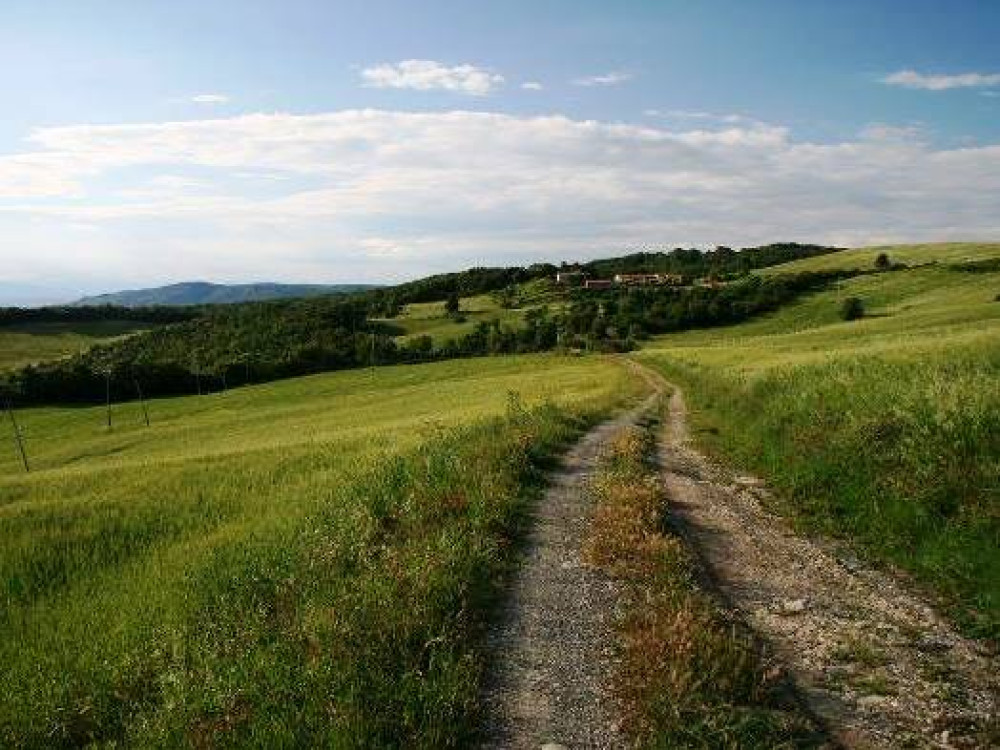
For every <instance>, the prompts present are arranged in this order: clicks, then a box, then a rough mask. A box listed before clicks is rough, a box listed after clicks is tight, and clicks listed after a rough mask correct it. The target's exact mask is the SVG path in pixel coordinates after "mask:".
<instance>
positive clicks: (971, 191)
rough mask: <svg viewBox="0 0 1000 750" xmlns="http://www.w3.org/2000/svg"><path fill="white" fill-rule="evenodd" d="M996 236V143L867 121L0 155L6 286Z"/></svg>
mask: <svg viewBox="0 0 1000 750" xmlns="http://www.w3.org/2000/svg"><path fill="white" fill-rule="evenodd" d="M708 124H712V125H713V127H711V128H709V127H705V125H708ZM73 224H87V225H90V226H94V227H97V228H99V229H100V231H99V232H86V233H83V232H78V231H74V230H72V229H71V228H70V225H73ZM998 235H1000V144H998V145H985V146H977V147H966V148H953V149H940V148H935V147H933V146H932V145H931V144H930V143H929V142H927V141H926V140H925V139H923V138H921V137H920V133H919V131H915V130H912V129H908V128H899V127H890V126H886V125H873V126H871V127H870V128H868V129H867V130H866V131H865V132H864V133H863V134H862V135H861V137H859V138H856V139H853V140H849V141H846V142H841V143H830V144H828V143H809V142H801V141H797V140H795V139H794V138H793V137H792V135H791V133H790V132H789V131H788V130H787V129H786V128H783V127H779V126H775V125H766V124H762V123H745V122H740V123H734V124H725V123H723V124H722V125H721V126H719V125H718V124H716V123H710V122H702V121H700V120H699V119H697V118H693V119H692V120H691V122H690V123H689V124H688V126H687V127H674V128H666V127H650V126H642V125H628V124H616V123H606V122H598V121H593V120H574V119H571V118H568V117H563V116H543V117H524V116H514V115H506V114H497V113H489V112H470V111H453V112H433V113H415V112H395V111H381V110H345V111H337V112H329V113H323V114H311V115H294V114H284V113H275V114H255V115H243V116H239V117H229V118H216V119H204V120H195V121H185V122H165V123H156V124H147V125H134V124H126V125H78V126H67V127H55V128H44V129H41V130H38V131H36V132H34V133H33V134H32V135H31V136H30V138H29V139H28V141H27V142H26V152H25V153H22V154H17V155H7V156H0V257H3V258H4V260H7V261H8V263H7V264H6V267H7V268H8V269H13V270H12V271H11V273H14V274H16V277H17V278H15V279H13V280H18V281H21V282H27V283H30V282H32V281H36V282H37V281H39V280H46V279H50V278H51V279H58V280H63V279H66V278H70V277H74V278H76V277H79V278H94V277H101V278H108V279H116V280H119V281H121V282H123V283H124V282H125V281H128V282H129V283H147V282H153V281H157V282H159V281H164V280H178V279H180V278H185V277H187V278H194V277H209V278H220V279H229V280H239V279H251V278H284V279H295V280H309V279H314V280H315V279H322V280H337V279H340V280H347V279H350V278H354V279H359V280H377V279H388V278H398V277H400V276H416V275H422V274H425V273H429V272H435V271H440V270H445V269H448V268H461V267H464V266H468V265H480V264H495V263H508V262H530V261H533V260H541V259H549V260H553V259H554V260H559V259H563V258H566V259H569V258H578V257H586V256H590V257H593V256H595V255H598V254H606V253H608V252H609V251H612V250H614V249H618V248H624V247H627V246H635V245H640V244H655V243H667V244H669V245H671V246H673V245H675V244H716V243H718V244H726V245H735V246H739V245H745V244H753V243H758V242H767V241H772V240H778V239H796V240H803V241H816V242H824V241H828V242H838V243H865V242H868V241H876V240H877V241H888V240H892V239H897V240H933V239H945V238H948V239H962V238H965V239H975V238H984V237H996V236H998ZM10 261H14V262H10Z"/></svg>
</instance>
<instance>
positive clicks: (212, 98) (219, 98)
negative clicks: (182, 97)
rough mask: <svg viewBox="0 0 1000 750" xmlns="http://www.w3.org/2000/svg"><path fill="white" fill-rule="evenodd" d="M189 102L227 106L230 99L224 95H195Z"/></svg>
mask: <svg viewBox="0 0 1000 750" xmlns="http://www.w3.org/2000/svg"><path fill="white" fill-rule="evenodd" d="M190 101H191V102H193V103H194V104H228V103H229V101H230V98H229V97H228V96H226V95H225V94H195V95H194V96H192V97H191V99H190Z"/></svg>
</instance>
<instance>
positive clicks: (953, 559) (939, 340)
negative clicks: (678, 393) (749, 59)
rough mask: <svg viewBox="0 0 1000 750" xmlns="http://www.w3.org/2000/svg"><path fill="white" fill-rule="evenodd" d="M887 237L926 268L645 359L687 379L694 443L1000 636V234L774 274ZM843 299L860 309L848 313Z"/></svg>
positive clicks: (664, 345)
mask: <svg viewBox="0 0 1000 750" xmlns="http://www.w3.org/2000/svg"><path fill="white" fill-rule="evenodd" d="M880 252H886V253H888V255H889V257H890V259H891V260H893V261H897V262H905V263H907V264H908V265H910V266H917V265H918V264H932V265H922V266H921V267H919V268H918V267H913V268H910V269H907V270H897V271H892V272H889V273H883V274H879V275H875V276H862V277H858V278H853V279H849V280H847V281H844V282H841V283H840V284H839V285H838V287H837V288H836V289H832V290H827V291H823V292H820V293H816V294H813V295H810V296H809V297H806V298H803V299H802V300H800V301H798V302H796V303H794V304H792V305H790V306H788V307H787V308H784V309H782V310H780V311H779V312H777V313H774V314H772V315H769V316H766V317H764V318H760V319H758V320H755V321H751V322H748V323H744V324H742V325H739V326H736V327H731V328H719V329H714V330H709V331H691V332H686V333H680V334H674V335H669V336H663V337H660V338H659V339H658V340H656V341H655V342H654V343H653V344H652V345H651V346H649V347H648V348H647V349H646V350H645V351H643V352H641V353H640V354H639V355H638V356H639V357H640V358H641V359H642V360H643V361H645V362H647V363H649V364H651V365H654V366H656V367H657V368H658V369H660V370H661V371H662V372H664V374H666V375H667V376H668V377H669V378H671V379H674V380H676V381H678V382H679V383H680V384H681V385H682V386H683V387H685V390H686V393H687V395H688V400H689V403H690V404H691V405H692V406H694V407H695V414H694V417H695V420H696V423H697V426H698V427H700V432H699V438H700V440H701V441H702V442H704V443H706V444H708V445H710V446H711V447H713V448H714V449H715V450H717V451H719V452H724V453H726V454H727V455H728V456H729V457H730V458H732V459H735V460H737V461H738V462H740V463H742V464H743V465H744V466H746V467H748V468H750V469H752V470H754V471H757V472H759V473H761V474H763V475H764V476H765V477H766V478H767V479H768V480H769V482H770V483H771V484H772V485H773V486H774V487H775V488H777V489H778V491H779V494H780V498H779V501H780V502H781V503H782V505H783V507H784V509H785V510H786V511H787V512H789V513H790V514H791V515H792V516H793V517H795V518H796V519H798V521H799V522H800V523H801V524H802V525H803V526H804V527H806V528H810V529H817V530H821V531H824V532H828V533H831V534H834V535H836V536H840V537H843V538H846V539H850V540H853V541H855V542H858V543H860V544H861V545H862V546H863V548H864V549H865V550H867V552H868V554H870V555H871V556H873V557H874V558H875V559H880V560H885V561H890V562H893V563H896V564H898V565H901V566H903V567H905V568H908V569H909V570H910V571H912V572H913V573H914V574H915V575H916V576H917V577H918V578H919V579H920V580H921V581H924V582H926V583H928V584H930V585H931V586H932V587H933V588H934V589H935V590H936V591H937V592H940V593H942V594H944V595H945V598H946V601H947V602H948V603H949V604H950V605H951V607H952V612H953V614H955V615H956V616H957V618H958V619H959V620H960V621H961V622H963V623H964V624H965V625H966V627H967V628H969V629H970V630H971V631H972V632H977V633H979V634H987V635H993V636H996V635H997V628H998V623H1000V591H998V586H1000V553H998V545H997V539H998V533H1000V529H998V525H997V524H998V522H997V510H996V509H997V507H998V502H1000V496H998V487H1000V385H998V383H1000V301H997V296H998V294H1000V269H997V268H996V265H995V261H992V262H991V260H992V259H996V258H1000V245H971V244H964V245H958V244H953V245H945V246H934V245H931V246H927V245H925V246H907V247H889V248H875V249H866V250H857V251H848V252H845V253H840V254H836V255H828V256H823V257H819V258H811V259H807V260H803V261H797V262H794V263H789V264H786V265H784V266H778V267H775V268H772V269H768V270H767V273H768V274H776V273H781V272H789V271H803V270H817V269H820V268H824V269H828V268H839V267H866V268H870V267H871V265H872V263H873V262H874V259H875V257H876V256H877V255H878V254H879V253H880ZM969 262H973V263H974V264H976V265H973V266H971V267H970V266H968V265H958V264H962V263H964V264H968V263H969ZM850 296H854V297H859V298H860V299H862V300H863V302H864V304H865V307H866V309H867V315H866V317H864V318H863V319H861V320H856V321H850V322H847V321H843V320H841V319H840V315H839V310H840V304H841V302H842V301H843V299H844V298H846V297H850Z"/></svg>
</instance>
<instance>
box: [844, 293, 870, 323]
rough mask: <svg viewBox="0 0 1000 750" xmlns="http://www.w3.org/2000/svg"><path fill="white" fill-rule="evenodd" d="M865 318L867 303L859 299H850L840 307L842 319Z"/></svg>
mask: <svg viewBox="0 0 1000 750" xmlns="http://www.w3.org/2000/svg"><path fill="white" fill-rule="evenodd" d="M864 316H865V303H864V302H862V301H861V300H860V299H859V298H858V297H848V298H847V299H845V300H844V302H843V304H842V305H841V306H840V317H841V318H843V319H844V320H857V319H858V318H863V317H864Z"/></svg>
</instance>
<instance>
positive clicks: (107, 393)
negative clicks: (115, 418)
mask: <svg viewBox="0 0 1000 750" xmlns="http://www.w3.org/2000/svg"><path fill="white" fill-rule="evenodd" d="M104 401H105V403H106V404H107V412H108V429H109V430H110V429H111V370H105V371H104Z"/></svg>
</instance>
